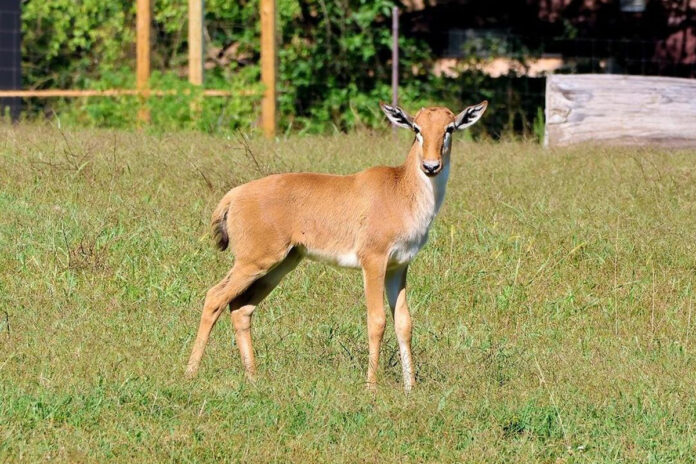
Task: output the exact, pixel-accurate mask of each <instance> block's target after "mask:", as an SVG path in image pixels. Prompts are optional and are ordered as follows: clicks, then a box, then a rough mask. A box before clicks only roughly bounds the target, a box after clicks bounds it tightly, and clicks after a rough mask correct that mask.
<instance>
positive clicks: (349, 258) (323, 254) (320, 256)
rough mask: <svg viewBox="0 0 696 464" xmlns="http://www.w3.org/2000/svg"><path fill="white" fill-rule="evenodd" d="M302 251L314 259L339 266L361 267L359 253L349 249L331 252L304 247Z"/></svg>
mask: <svg viewBox="0 0 696 464" xmlns="http://www.w3.org/2000/svg"><path fill="white" fill-rule="evenodd" d="M301 253H302V254H303V255H304V256H306V257H307V258H309V259H311V260H313V261H319V262H321V263H326V264H331V265H333V266H338V267H348V268H353V269H359V268H360V260H359V259H358V255H357V254H356V253H355V252H353V251H349V252H347V253H340V252H336V253H331V252H327V251H324V250H312V249H309V248H304V247H303V248H302V250H301Z"/></svg>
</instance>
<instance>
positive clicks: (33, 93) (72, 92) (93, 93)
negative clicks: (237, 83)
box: [0, 89, 261, 98]
mask: <svg viewBox="0 0 696 464" xmlns="http://www.w3.org/2000/svg"><path fill="white" fill-rule="evenodd" d="M192 93H198V92H191V91H190V90H183V91H182V90H173V89H171V90H170V89H166V90H157V89H143V90H137V89H105V90H96V89H95V90H91V89H87V90H77V89H65V90H62V89H43V90H0V98H12V97H14V98H50V97H57V98H61V97H64V98H80V97H120V96H139V97H143V98H148V97H167V96H176V95H191V94H192ZM200 93H201V94H202V95H203V96H205V97H231V96H233V95H241V96H260V95H261V94H260V93H259V92H258V91H256V90H252V89H241V90H234V91H233V90H219V89H204V90H201V91H200Z"/></svg>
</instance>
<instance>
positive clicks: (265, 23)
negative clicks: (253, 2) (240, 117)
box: [261, 0, 277, 137]
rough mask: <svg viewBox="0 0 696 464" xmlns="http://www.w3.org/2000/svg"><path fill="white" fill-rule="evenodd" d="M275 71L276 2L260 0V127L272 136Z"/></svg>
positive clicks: (274, 129) (274, 114)
mask: <svg viewBox="0 0 696 464" xmlns="http://www.w3.org/2000/svg"><path fill="white" fill-rule="evenodd" d="M276 73H277V54H276V2H275V0H261V81H262V82H263V85H264V86H265V90H264V93H263V101H262V102H261V127H262V128H263V133H264V135H265V136H266V137H274V136H275V131H276V79H277V78H276Z"/></svg>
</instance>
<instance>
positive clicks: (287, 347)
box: [0, 122, 696, 463]
mask: <svg viewBox="0 0 696 464" xmlns="http://www.w3.org/2000/svg"><path fill="white" fill-rule="evenodd" d="M484 123H485V122H484ZM409 142H410V140H409V138H408V136H407V135H406V134H402V137H401V138H399V139H398V141H396V142H394V141H393V140H392V139H391V136H390V135H389V134H386V133H385V134H376V135H370V134H362V135H337V136H333V137H297V138H295V137H291V138H290V139H288V140H285V141H283V142H280V143H271V142H267V141H264V140H261V139H251V140H249V141H248V142H244V143H243V142H242V140H240V139H223V138H214V137H209V136H204V135H200V134H196V133H175V134H167V135H147V134H142V133H131V132H112V131H101V130H99V131H98V130H83V131H62V130H60V129H58V128H56V127H55V126H42V125H20V126H17V127H9V126H0V461H8V462H15V461H27V462H32V461H39V460H48V459H52V460H57V461H59V462H61V461H65V462H105V461H115V462H161V461H175V462H200V461H232V462H235V461H247V462H338V463H340V462H515V463H520V462H607V463H608V462H655V463H658V462H659V463H663V462H675V463H677V462H678V463H686V462H696V457H695V456H696V381H695V379H696V374H695V372H696V349H695V346H696V333H694V332H696V331H695V330H694V325H696V314H694V313H696V312H695V311H693V306H694V296H695V295H694V293H695V290H696V289H695V288H694V284H695V283H696V254H695V252H696V240H695V238H696V233H695V232H696V170H695V169H694V160H696V152H693V151H692V152H667V151H657V150H653V149H633V148H632V149H628V148H625V149H617V148H591V147H581V148H573V149H563V150H544V149H542V148H541V147H540V146H538V145H536V144H531V143H517V142H515V143H513V142H510V143H482V144H474V143H471V142H456V143H455V145H454V149H453V167H452V174H451V178H450V179H451V180H450V184H449V190H448V194H447V195H448V196H447V198H446V200H445V205H444V207H443V210H442V211H441V213H440V216H439V218H438V219H437V220H436V223H435V226H434V228H433V229H432V231H431V235H430V241H429V243H428V245H427V246H426V247H425V248H424V249H423V251H422V252H421V254H420V255H419V256H418V258H417V259H416V261H415V262H414V263H413V265H412V266H411V269H410V271H409V297H410V303H411V309H412V313H413V319H414V342H413V343H414V357H415V363H416V367H417V380H418V385H417V388H416V390H414V392H413V393H412V394H411V395H409V396H405V395H404V393H403V391H402V386H401V378H400V377H401V374H400V367H399V363H398V351H397V343H396V339H395V336H394V335H393V331H392V330H391V326H389V327H388V329H387V332H386V336H385V343H384V344H383V349H382V360H383V363H382V367H381V369H380V371H381V377H380V386H379V390H378V392H377V394H376V395H374V396H373V395H371V394H369V393H368V392H367V391H366V390H365V387H364V378H365V370H366V365H367V337H366V333H365V331H366V327H365V309H364V303H363V296H362V283H361V276H360V273H358V272H355V271H346V270H339V269H334V268H331V267H326V266H324V265H321V264H316V263H311V262H305V263H303V264H302V265H300V267H299V268H298V269H297V270H296V271H295V272H294V273H292V274H290V275H289V276H288V277H287V278H286V280H284V281H283V283H282V284H281V285H280V286H279V288H278V289H277V290H276V291H275V292H274V293H273V294H272V295H271V296H270V297H269V298H268V299H267V300H266V301H265V302H264V304H263V305H262V306H261V307H259V310H258V311H257V313H256V316H255V319H254V324H255V325H254V337H255V349H256V354H257V360H258V363H259V379H258V381H257V382H256V383H255V384H250V383H248V382H247V381H245V380H244V375H243V372H242V367H241V362H240V360H239V358H238V353H237V352H236V348H235V347H234V346H233V343H234V342H233V337H232V330H231V323H230V321H229V318H228V317H225V318H223V319H222V320H221V321H220V323H218V325H217V327H216V328H215V330H214V331H213V335H212V338H211V344H210V345H209V348H208V351H207V352H206V357H205V358H204V360H203V365H202V367H201V371H200V373H199V376H198V378H197V379H195V380H192V381H186V380H185V379H184V376H183V373H184V368H185V364H186V361H187V358H188V355H189V352H190V349H191V345H192V341H193V337H194V335H195V330H196V328H197V324H198V320H199V315H200V310H201V306H202V302H203V297H204V295H205V292H206V290H207V289H208V287H210V286H211V285H213V284H214V283H215V282H216V281H217V280H219V278H221V276H223V275H224V273H225V272H226V271H227V270H228V269H229V267H230V266H231V263H232V261H233V260H232V257H231V255H229V254H227V253H220V252H217V251H215V250H214V248H213V244H212V240H211V238H210V235H209V229H208V222H209V217H210V213H211V211H212V208H213V207H214V205H215V204H216V203H217V201H218V200H219V198H220V197H221V196H222V195H223V193H224V192H225V191H226V190H227V189H229V188H231V187H232V186H234V185H237V184H239V183H241V182H244V181H247V180H250V179H253V178H256V177H259V176H262V175H264V174H267V173H271V172H280V171H298V170H311V171H329V172H337V173H349V172H353V171H356V170H360V169H363V168H365V167H368V166H371V165H374V164H397V163H400V162H401V161H402V160H403V158H404V157H405V154H406V151H407V149H408V144H409ZM245 146H246V148H245Z"/></svg>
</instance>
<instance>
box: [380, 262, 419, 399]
mask: <svg viewBox="0 0 696 464" xmlns="http://www.w3.org/2000/svg"><path fill="white" fill-rule="evenodd" d="M407 269H408V267H407V266H404V267H402V268H397V269H393V270H389V271H388V272H387V277H386V279H385V287H386V290H387V300H389V307H390V308H391V310H392V316H394V331H395V332H396V339H397V340H398V342H399V354H400V355H401V369H402V371H403V376H404V391H406V393H408V392H410V391H411V389H412V388H413V386H414V385H415V384H416V374H415V370H414V368H413V357H412V355H411V313H410V312H409V310H408V303H407V301H406V271H407Z"/></svg>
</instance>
